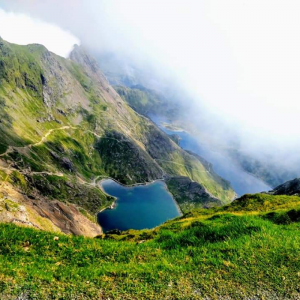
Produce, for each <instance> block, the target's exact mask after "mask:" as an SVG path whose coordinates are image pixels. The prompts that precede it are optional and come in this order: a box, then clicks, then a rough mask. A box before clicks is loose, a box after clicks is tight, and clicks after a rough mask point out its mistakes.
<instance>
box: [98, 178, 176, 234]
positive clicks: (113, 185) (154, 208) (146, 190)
mask: <svg viewBox="0 0 300 300" xmlns="http://www.w3.org/2000/svg"><path fill="white" fill-rule="evenodd" d="M101 186H102V189H103V190H104V191H105V193H107V194H109V195H111V196H114V197H116V198H117V201H116V203H115V204H116V207H115V208H113V209H105V210H104V211H102V212H100V213H99V214H98V216H97V219H98V223H99V224H100V225H101V227H102V229H103V231H104V232H107V231H109V230H112V229H120V230H127V229H146V228H154V227H156V226H158V225H160V224H162V223H164V222H165V221H167V220H169V219H173V218H175V217H177V216H179V215H180V211H179V209H178V207H177V205H176V202H175V200H174V199H173V197H172V196H171V194H170V193H169V192H168V190H167V187H166V184H165V183H164V182H163V181H155V182H153V183H150V184H147V185H139V186H133V187H126V186H123V185H120V184H118V183H117V182H115V181H113V180H111V179H107V180H103V181H102V182H101Z"/></svg>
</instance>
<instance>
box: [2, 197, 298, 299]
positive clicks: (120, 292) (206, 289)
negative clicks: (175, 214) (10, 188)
mask: <svg viewBox="0 0 300 300" xmlns="http://www.w3.org/2000/svg"><path fill="white" fill-rule="evenodd" d="M299 221H300V198H299V197H288V196H269V195H253V196H251V195H246V196H244V197H243V198H241V199H239V200H237V201H235V202H234V203H233V204H232V205H229V206H227V207H222V208H214V209H210V210H198V211H193V212H190V213H188V214H186V215H184V216H182V217H181V218H178V219H175V220H172V221H169V222H167V223H165V224H164V225H162V226H161V227H159V228H157V229H155V230H150V231H128V232H125V233H123V234H121V235H110V236H106V237H105V239H103V240H101V239H88V238H83V237H70V236H63V235H59V236H58V237H59V239H58V240H57V239H56V238H54V234H51V233H47V232H40V231H36V230H33V229H26V228H20V227H16V226H13V225H0V228H1V230H0V249H1V251H0V258H1V259H0V282H1V284H0V293H1V294H2V298H4V295H20V294H22V293H23V294H24V295H28V297H29V298H30V297H32V298H34V297H36V298H37V299H44V298H45V299H47V298H49V299H96V298H97V297H100V299H108V298H110V299H165V298H168V299H202V298H205V297H211V298H213V299H224V298H225V297H226V296H227V297H228V299H243V298H244V299H246V298H247V297H248V298H247V299H249V298H251V297H252V298H254V297H257V298H255V299H285V298H286V299H292V298H294V299H296V298H297V297H299V296H300V283H299V282H300V281H299V276H300V273H299V272H300V259H299V251H300V235H299V229H300V223H299ZM141 240H143V241H144V240H146V241H144V242H143V243H139V242H138V241H141ZM101 297H102V298H101ZM12 298H13V296H12ZM205 299H207V298H205ZM226 299H227V298H226ZM297 299H298V298H297Z"/></svg>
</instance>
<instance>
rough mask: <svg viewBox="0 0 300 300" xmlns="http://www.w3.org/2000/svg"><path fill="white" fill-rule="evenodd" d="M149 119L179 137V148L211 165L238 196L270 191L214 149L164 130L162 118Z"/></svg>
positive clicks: (189, 137) (181, 134)
mask: <svg viewBox="0 0 300 300" xmlns="http://www.w3.org/2000/svg"><path fill="white" fill-rule="evenodd" d="M151 119H152V121H153V122H154V123H156V125H157V126H158V127H159V128H160V129H161V130H163V131H164V132H165V133H167V134H176V135H178V136H179V137H180V146H181V147H182V148H183V149H185V150H189V151H192V152H194V153H196V154H198V155H200V156H202V157H203V158H204V159H206V160H207V161H208V162H210V163H212V164H213V167H214V171H215V172H216V173H217V174H218V175H220V176H221V177H223V178H224V179H226V180H228V181H230V183H231V186H232V187H233V189H234V190H235V192H236V193H237V194H238V195H239V196H241V195H244V194H247V193H250V194H252V193H259V192H263V191H269V190H271V189H272V187H270V186H269V185H267V184H266V183H264V182H263V181H262V180H260V179H258V178H256V177H255V176H253V175H251V174H249V173H247V172H245V171H244V170H243V169H242V168H241V167H240V166H238V165H237V164H236V163H235V162H234V161H233V160H232V159H231V158H230V157H228V156H227V155H225V154H223V153H221V152H218V151H215V149H211V147H209V145H205V144H203V143H201V141H198V140H197V139H196V138H194V137H193V136H192V135H191V134H189V133H188V132H185V131H172V130H169V129H167V128H165V127H164V126H162V122H165V123H168V122H167V121H166V120H165V119H164V118H161V117H157V116H151Z"/></svg>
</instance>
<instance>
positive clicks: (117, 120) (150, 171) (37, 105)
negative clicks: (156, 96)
mask: <svg viewBox="0 0 300 300" xmlns="http://www.w3.org/2000/svg"><path fill="white" fill-rule="evenodd" d="M0 80H1V85H0V106H1V110H0V114H1V121H0V145H1V146H0V178H1V182H2V183H1V185H0V186H1V192H2V194H1V195H3V196H2V197H3V199H5V197H7V198H9V200H10V201H13V202H14V201H16V202H17V204H18V205H19V204H22V203H23V204H24V203H25V202H26V205H25V209H27V210H29V206H30V209H31V208H32V210H33V212H34V211H37V209H36V207H39V206H41V205H42V206H43V210H44V211H45V213H42V212H41V211H38V215H39V216H40V217H42V218H43V220H44V219H49V216H52V215H53V213H52V212H53V211H55V210H56V209H58V210H60V211H61V208H59V207H57V205H55V208H54V207H53V205H54V204H53V202H51V201H49V200H59V201H62V202H64V203H66V204H68V205H69V204H70V203H73V204H74V205H75V206H74V207H73V208H74V213H75V211H76V213H75V215H77V216H78V217H80V218H81V217H82V213H84V215H85V216H88V217H89V219H90V220H94V218H93V217H90V216H89V215H90V214H94V213H96V212H97V211H99V209H101V208H103V207H105V206H107V205H109V204H110V203H111V199H108V198H107V197H106V196H105V195H104V194H103V193H102V192H101V191H100V189H99V188H97V187H96V182H97V180H98V179H101V178H102V177H108V176H110V177H113V178H115V179H117V180H119V181H121V182H122V183H125V184H132V183H139V182H148V181H151V180H155V179H159V178H163V177H172V176H178V175H181V176H187V177H189V178H191V179H192V180H193V181H196V182H198V183H199V184H202V185H203V186H204V187H205V188H206V189H207V190H208V191H209V192H210V193H211V194H213V195H215V196H217V197H219V198H220V199H221V200H222V201H224V202H226V201H230V200H231V199H232V198H233V197H234V192H233V190H232V189H231V188H230V186H223V185H222V184H221V183H220V182H219V181H217V180H215V178H214V175H213V174H210V173H209V172H207V170H206V169H205V167H204V166H203V165H202V163H201V162H200V161H198V160H197V159H195V158H194V157H193V156H191V155H189V154H187V153H186V152H184V151H183V150H182V149H180V148H179V147H178V146H177V145H176V144H175V143H174V142H173V141H172V140H170V139H169V137H168V136H167V135H165V134H164V133H162V132H161V131H160V130H159V129H157V128H156V127H155V125H154V124H153V123H151V122H150V121H149V120H148V119H146V118H144V117H142V116H140V115H138V114H137V113H136V112H134V111H133V110H132V109H131V108H130V107H129V106H128V105H127V104H126V103H125V102H124V101H123V100H122V99H121V97H120V96H119V95H118V94H117V93H116V92H115V90H114V89H113V88H112V87H111V86H109V84H108V82H107V80H106V79H105V77H104V76H103V74H102V73H101V72H100V70H99V69H98V67H97V64H96V63H95V61H94V60H93V59H92V58H91V57H90V56H88V55H87V54H86V53H85V51H84V50H83V49H82V48H81V47H78V46H76V47H75V48H74V50H73V52H72V53H71V55H70V59H64V58H62V57H59V56H57V55H55V54H53V53H51V52H49V51H48V50H47V49H46V48H45V47H43V46H41V45H29V46H18V45H14V44H9V43H7V42H5V41H3V40H1V41H0ZM14 192H16V193H19V194H20V195H19V194H18V197H15V196H14ZM16 198H18V200H16ZM1 199H2V198H1ZM3 199H2V202H3V201H4V200H3ZM24 201H25V202H24ZM34 201H41V203H40V204H39V205H35V202H34ZM3 203H4V202H3ZM45 203H47V204H45ZM49 203H50V204H49ZM3 205H4V204H3ZM7 205H8V204H7ZM49 205H50V207H49ZM79 214H81V216H79ZM15 216H16V215H14V214H12V218H15ZM70 218H71V220H68V222H69V221H70V223H71V225H72V226H73V225H74V222H73V220H72V217H71V216H70ZM17 219H18V218H17ZM32 221H33V218H31V217H30V216H28V222H29V223H34V222H36V220H35V219H34V222H32ZM54 221H55V222H56V223H55V224H56V226H58V227H59V228H60V229H61V230H63V231H64V232H70V230H69V229H67V228H68V226H63V227H62V226H61V225H60V222H58V221H57V220H51V222H54ZM26 222H27V221H26ZM87 222H88V220H87ZM42 223H43V222H40V223H39V224H37V223H34V224H35V225H36V226H38V227H41V228H44V227H45V226H44V225H43V224H42ZM79 223H80V222H79V221H78V224H77V225H76V226H75V225H74V226H75V227H76V228H77V229H78V227H80V225H79ZM72 226H71V227H72ZM91 226H92V225H91ZM77 229H76V230H75V231H76V232H78V231H77ZM71 232H72V231H71ZM79 232H80V230H79Z"/></svg>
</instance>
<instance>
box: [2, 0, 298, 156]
mask: <svg viewBox="0 0 300 300" xmlns="http://www.w3.org/2000/svg"><path fill="white" fill-rule="evenodd" d="M0 8H2V9H3V10H4V11H6V13H4V11H3V10H0V36H2V37H3V38H4V39H7V40H12V41H14V42H16V43H27V42H34V41H35V42H39V43H43V44H45V45H46V46H47V47H48V48H49V49H50V50H51V51H54V52H56V53H58V54H60V55H63V56H65V55H66V53H68V52H69V51H70V49H71V48H72V44H74V43H75V42H76V43H82V44H83V45H87V46H88V47H89V48H91V49H93V50H96V51H112V52H116V53H121V55H124V57H130V58H131V59H132V60H136V61H146V62H147V63H148V64H152V65H155V66H157V68H158V69H160V70H161V72H166V73H170V74H172V76H174V78H176V82H179V83H180V85H181V86H182V87H183V88H184V89H185V90H186V92H187V94H189V96H190V97H191V98H192V99H193V100H194V101H193V102H191V103H190V105H192V110H191V111H193V115H191V120H193V122H197V116H199V115H200V114H201V115H203V114H205V115H207V116H208V119H209V118H215V120H218V122H211V123H217V124H218V126H219V127H222V125H220V124H222V122H223V124H224V128H226V131H231V132H232V133H234V134H236V135H238V136H239V138H240V142H241V145H242V146H243V147H244V149H247V150H249V151H252V150H253V151H254V152H256V153H259V152H264V153H267V154H268V153H272V155H274V153H277V154H278V155H279V154H282V157H281V159H282V158H283V157H287V155H290V157H289V158H290V159H291V161H294V160H293V159H292V158H297V157H296V154H297V149H299V146H300V139H299V138H298V137H299V136H300V118H299V115H300V84H299V83H300V55H299V53H300V39H299V36H300V18H299V15H300V2H299V1H298V0H251V1H248V0H226V1H224V0H185V1H180V0H178V1H174V0H172V1H171V0H151V1H150V0H126V1H123V0H109V1H107V0H86V1H80V0H43V1H38V0H0ZM7 12H10V13H7ZM6 24H12V25H9V26H7V25H6ZM25 25H26V26H25ZM27 26H28V27H27ZM183 98H185V97H183ZM183 101H184V100H183ZM220 122H221V123H220ZM199 126H201V124H199ZM224 128H218V129H219V130H216V128H214V131H213V132H214V134H217V133H216V132H219V134H220V135H221V134H222V133H223V132H224ZM208 130H209V129H208ZM221 138H222V137H221V136H220V139H221ZM299 159H300V158H299Z"/></svg>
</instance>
